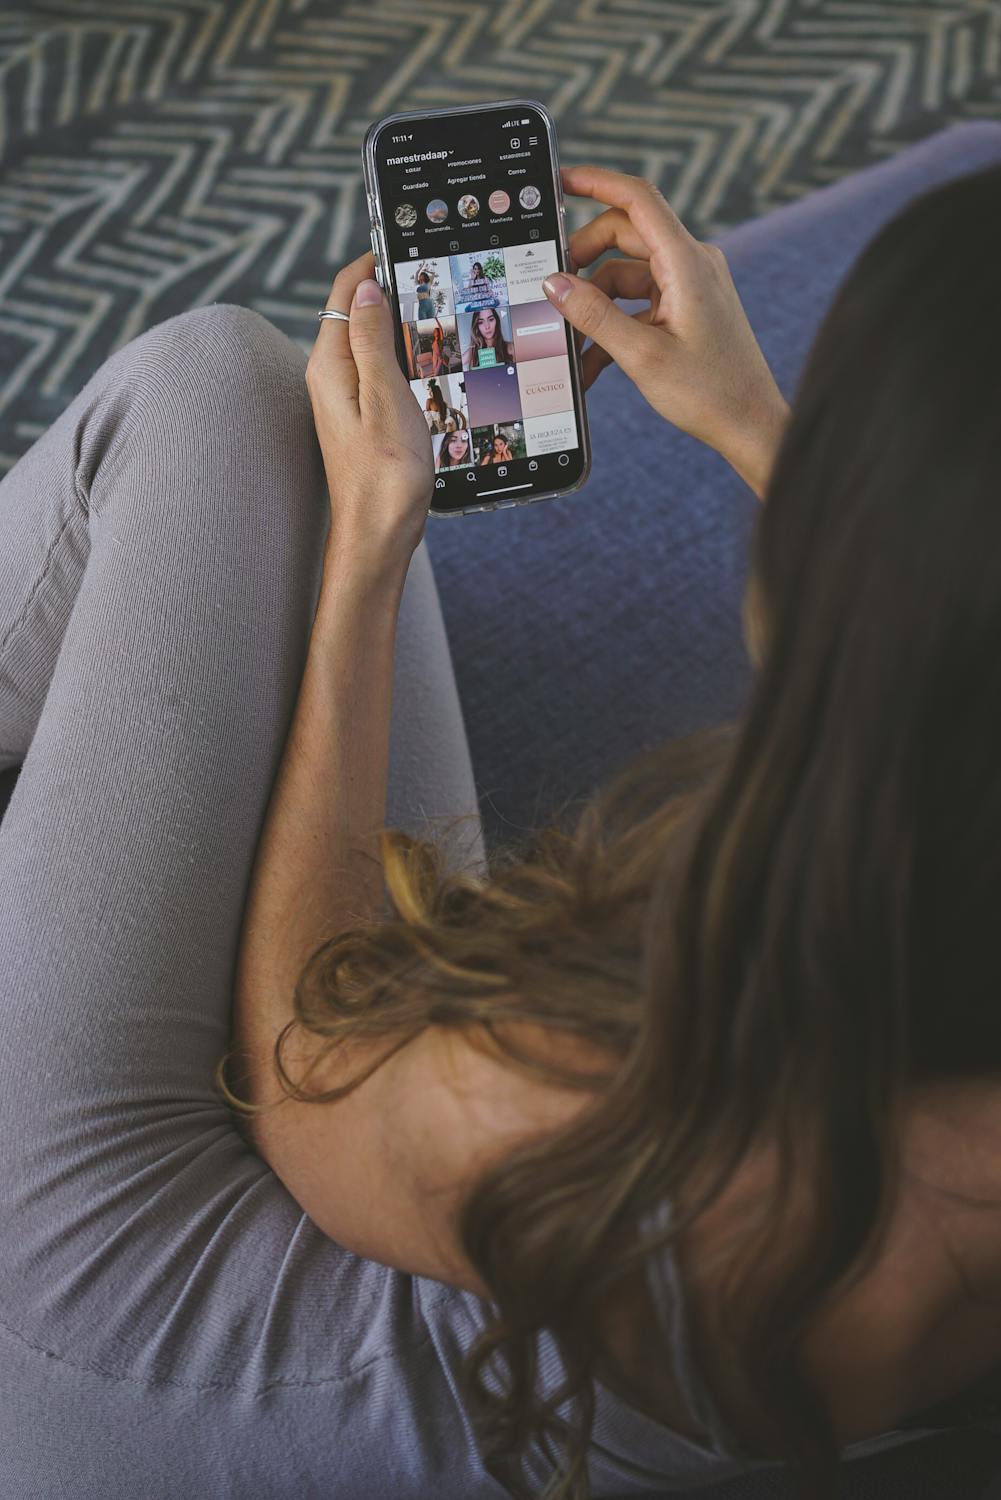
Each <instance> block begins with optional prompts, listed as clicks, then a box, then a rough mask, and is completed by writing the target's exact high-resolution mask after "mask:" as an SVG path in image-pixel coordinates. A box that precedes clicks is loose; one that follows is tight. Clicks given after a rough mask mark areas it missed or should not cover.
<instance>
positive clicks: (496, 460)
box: [480, 432, 512, 464]
mask: <svg viewBox="0 0 1001 1500" xmlns="http://www.w3.org/2000/svg"><path fill="white" fill-rule="evenodd" d="M511 456H512V455H511V446H510V444H509V443H508V440H507V438H506V437H505V436H504V434H503V433H502V432H498V433H496V434H495V435H494V437H492V438H490V439H489V441H488V442H487V444H486V446H485V448H484V449H483V457H482V458H481V459H480V463H481V464H507V463H510V462H511Z"/></svg>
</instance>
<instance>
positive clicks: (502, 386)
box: [466, 365, 572, 427]
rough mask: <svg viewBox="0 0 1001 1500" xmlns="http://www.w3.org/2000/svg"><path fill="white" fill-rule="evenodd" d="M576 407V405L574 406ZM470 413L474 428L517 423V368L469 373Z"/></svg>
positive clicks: (467, 376) (519, 400)
mask: <svg viewBox="0 0 1001 1500" xmlns="http://www.w3.org/2000/svg"><path fill="white" fill-rule="evenodd" d="M571 404H572V403H571ZM466 410H467V411H468V412H469V425H470V427H490V426H492V425H493V423H494V422H516V421H517V420H518V418H519V417H520V416H521V392H520V390H519V388H518V366H517V365H492V366H491V365H488V366H487V367H486V369H483V370H468V371H467V372H466Z"/></svg>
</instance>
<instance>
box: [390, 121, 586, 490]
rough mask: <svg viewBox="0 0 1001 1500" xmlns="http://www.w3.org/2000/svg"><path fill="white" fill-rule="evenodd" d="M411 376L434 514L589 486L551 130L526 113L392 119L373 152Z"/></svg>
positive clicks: (404, 355) (405, 366)
mask: <svg viewBox="0 0 1001 1500" xmlns="http://www.w3.org/2000/svg"><path fill="white" fill-rule="evenodd" d="M369 150H370V161H371V169H372V170H373V171H374V173H375V178H376V184H377V188H378V199H379V205H380V207H381V219H382V236H383V244H384V246H385V251H386V256H387V257H388V263H386V264H384V265H383V282H384V285H385V289H386V292H387V293H388V295H389V297H390V299H391V300H392V302H393V303H394V305H395V308H396V312H397V316H398V318H399V332H400V345H399V351H400V362H401V364H402V366H403V369H404V373H405V374H406V376H407V379H408V381H409V382H410V388H411V390H412V391H413V393H414V399H415V400H416V401H417V403H418V405H419V407H420V409H421V411H422V412H423V413H424V416H425V419H426V421H427V423H428V428H429V430H430V433H431V443H432V448H433V450H434V463H435V492H434V496H433V499H432V509H434V510H442V511H461V510H465V509H468V508H469V507H470V506H477V505H485V506H488V507H494V506H500V505H512V504H518V503H524V502H525V501H526V500H530V499H532V498H533V497H534V496H536V495H542V494H550V495H551V494H553V492H554V491H563V490H568V489H573V488H575V487H576V486H577V484H578V483H580V482H581V481H582V479H583V478H584V477H585V476H586V472H587V456H588V455H587V436H586V417H585V416H584V415H583V411H582V407H583V402H582V399H581V396H580V393H579V385H578V374H577V370H576V368H575V366H574V361H573V344H572V337H573V330H572V328H571V327H570V325H569V324H568V323H566V322H565V321H564V319H563V318H562V317H561V316H560V314H559V312H558V311H557V310H556V308H555V307H554V306H553V305H552V303H550V302H549V300H548V299H547V297H546V294H545V292H544V291H543V288H542V279H543V277H544V276H547V275H548V274H549V273H550V272H551V271H556V270H562V269H565V267H564V256H563V250H562V247H561V215H560V209H559V204H558V201H557V195H556V183H555V171H554V164H553V155H552V152H551V151H550V145H549V129H548V128H547V119H546V116H545V115H544V114H543V112H542V111H541V110H540V109H539V108H538V107H536V106H534V105H531V104H526V103H525V102H523V101H522V102H520V103H518V102H517V101H516V102H515V104H511V103H510V102H509V103H507V104H502V105H501V106H498V107H494V106H486V107H481V108H477V109H475V110H460V111H458V112H456V113H452V114H443V115H432V116H419V115H410V116H397V117H395V118H391V119H389V120H387V121H384V122H383V123H382V124H381V125H379V126H377V127H375V128H374V135H373V138H372V141H371V145H370V147H369Z"/></svg>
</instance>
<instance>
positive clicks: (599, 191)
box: [560, 163, 694, 262]
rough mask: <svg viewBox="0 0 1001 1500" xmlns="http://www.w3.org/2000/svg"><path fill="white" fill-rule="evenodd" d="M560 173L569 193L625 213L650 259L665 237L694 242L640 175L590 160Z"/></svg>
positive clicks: (661, 194)
mask: <svg viewBox="0 0 1001 1500" xmlns="http://www.w3.org/2000/svg"><path fill="white" fill-rule="evenodd" d="M560 177H561V179H562V181H563V187H564V189H565V190H566V192H568V193H570V194H571V196H573V197H575V198H596V199H597V200H598V202H599V203H607V204H609V205H610V206H611V207H612V208H620V209H622V210H623V212H624V213H626V214H628V216H629V220H630V222H631V223H632V224H633V225H634V226H635V228H636V229H638V230H639V232H640V234H641V235H642V237H643V239H644V240H645V241H646V244H647V246H648V248H649V250H650V260H651V262H653V260H654V257H655V255H656V252H657V247H658V245H660V244H662V243H663V241H664V239H665V237H668V238H669V239H670V240H671V241H672V242H674V243H675V244H681V243H688V242H691V243H694V241H693V240H692V236H691V235H690V234H689V233H688V230H687V229H686V228H685V226H684V224H682V222H681V220H680V219H679V218H678V215H677V214H676V213H675V212H674V209H673V208H672V207H671V205H670V204H669V203H668V201H667V199H666V198H665V197H664V194H663V193H662V192H661V191H660V188H658V187H656V186H655V185H654V184H653V183H652V182H647V180H646V178H644V177H633V176H631V175H630V174H629V173H628V172H615V171H613V170H612V168H611V167H598V166H594V165H593V164H591V163H586V164H584V165H582V166H579V167H561V168H560Z"/></svg>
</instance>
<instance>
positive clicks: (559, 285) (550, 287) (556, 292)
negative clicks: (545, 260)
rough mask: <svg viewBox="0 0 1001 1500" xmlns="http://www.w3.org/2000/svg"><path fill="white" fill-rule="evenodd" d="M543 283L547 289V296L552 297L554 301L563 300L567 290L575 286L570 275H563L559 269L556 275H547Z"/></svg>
mask: <svg viewBox="0 0 1001 1500" xmlns="http://www.w3.org/2000/svg"><path fill="white" fill-rule="evenodd" d="M542 285H543V286H544V287H545V289H546V294H547V296H549V297H552V299H553V301H554V302H562V301H563V298H564V297H565V296H566V294H567V292H569V290H570V288H571V287H572V286H573V282H572V281H571V280H570V277H569V276H561V275H560V274H559V272H558V271H557V273H556V274H555V275H554V276H547V277H545V279H544V280H543V283H542Z"/></svg>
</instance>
